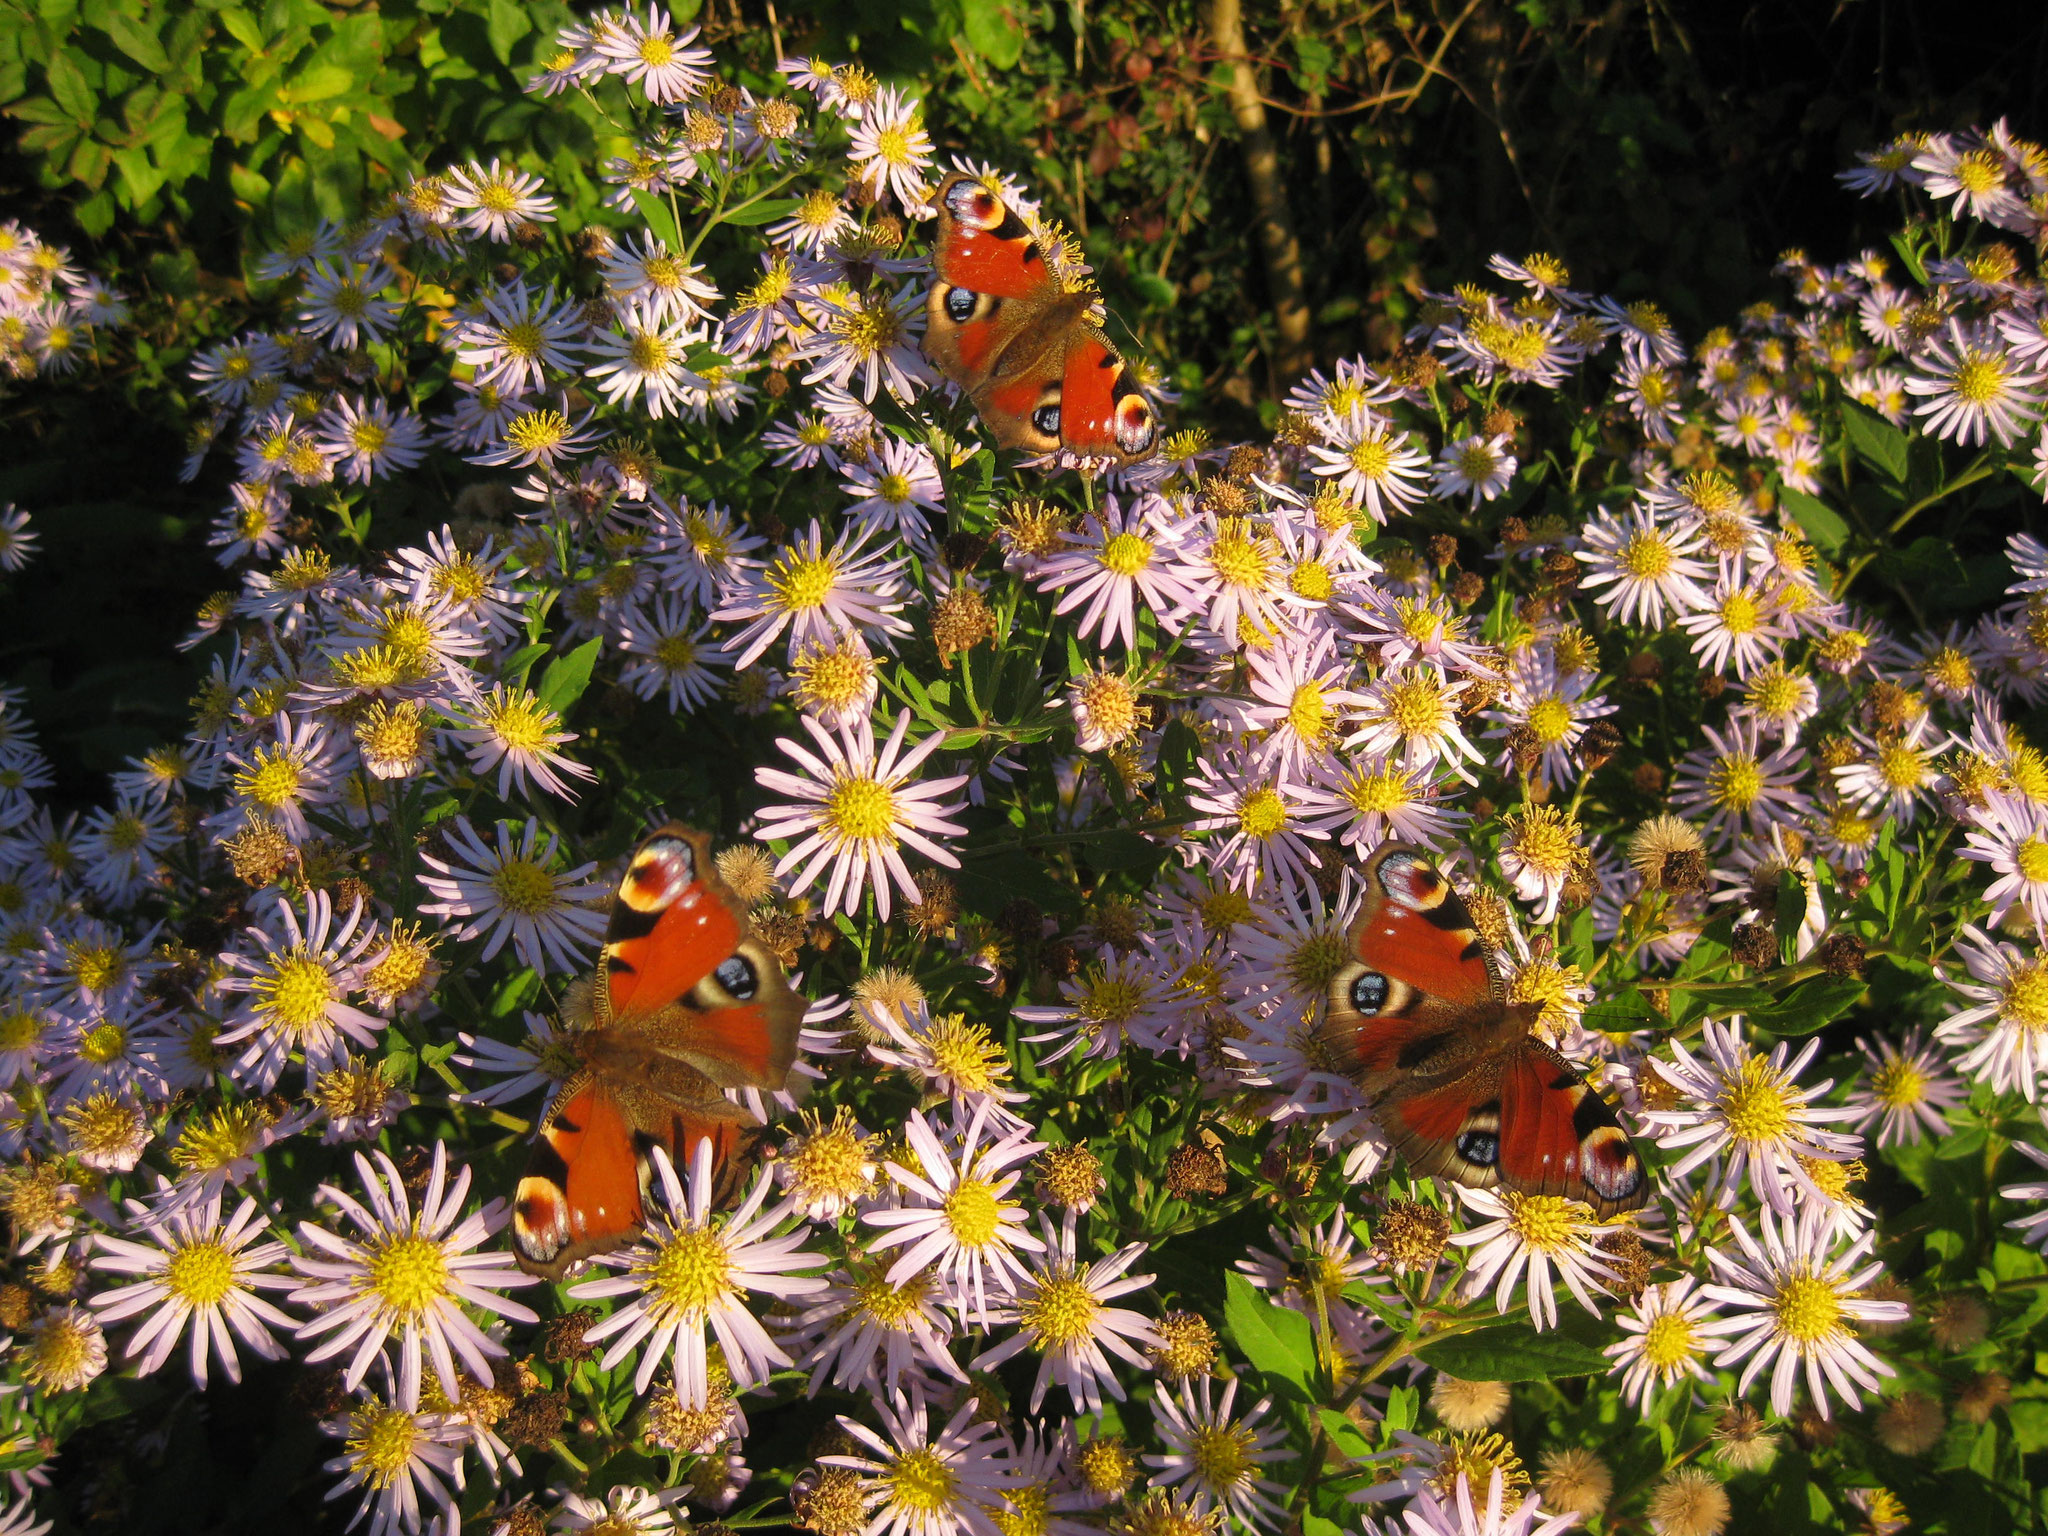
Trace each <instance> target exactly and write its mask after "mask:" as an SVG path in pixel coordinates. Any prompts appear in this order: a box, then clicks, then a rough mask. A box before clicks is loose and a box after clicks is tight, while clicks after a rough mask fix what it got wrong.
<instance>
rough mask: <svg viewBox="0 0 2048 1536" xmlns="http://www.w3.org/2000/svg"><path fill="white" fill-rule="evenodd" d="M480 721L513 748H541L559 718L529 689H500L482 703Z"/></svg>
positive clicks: (540, 749)
mask: <svg viewBox="0 0 2048 1536" xmlns="http://www.w3.org/2000/svg"><path fill="white" fill-rule="evenodd" d="M482 723H483V725H484V726H485V727H486V728H487V729H488V730H489V731H490V732H491V734H492V735H494V736H496V737H497V738H498V740H499V741H501V742H503V743H504V744H505V746H506V747H507V748H509V749H510V750H512V751H514V752H539V751H542V750H544V749H545V748H546V747H547V746H548V745H549V744H550V740H551V738H552V737H553V736H554V735H555V733H556V727H557V726H559V725H560V724H561V723H562V722H561V717H560V716H558V715H557V714H556V713H555V712H554V711H553V710H552V709H549V708H548V707H547V705H545V704H543V703H541V701H540V700H539V699H538V698H537V697H535V696H534V695H533V694H531V693H525V692H520V693H501V694H498V695H496V696H495V697H493V698H491V699H490V700H488V701H487V702H486V704H485V706H484V710H483V716H482Z"/></svg>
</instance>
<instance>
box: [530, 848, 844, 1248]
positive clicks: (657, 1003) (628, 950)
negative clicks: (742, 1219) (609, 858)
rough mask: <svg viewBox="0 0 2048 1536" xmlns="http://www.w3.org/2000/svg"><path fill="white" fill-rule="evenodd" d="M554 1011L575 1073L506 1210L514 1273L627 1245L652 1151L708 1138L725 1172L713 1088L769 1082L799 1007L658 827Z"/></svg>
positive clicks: (735, 909) (738, 1118)
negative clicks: (591, 953)
mask: <svg viewBox="0 0 2048 1536" xmlns="http://www.w3.org/2000/svg"><path fill="white" fill-rule="evenodd" d="M562 1013H563V1022H564V1023H565V1024H567V1025H569V1026H570V1032H569V1035H568V1039H569V1042H570V1045H571V1048H572V1049H573V1050H574V1052H575V1056H576V1071H575V1073H574V1075H573V1076H571V1077H570V1078H569V1080H568V1081H567V1082H565V1083H563V1084H562V1087H561V1091H560V1092H559V1093H558V1094H557V1095H556V1096H555V1101H554V1104H553V1107H552V1108H551V1109H550V1110H549V1111H548V1113H547V1115H546V1117H545V1118H544V1119H543V1120H542V1122H541V1126H540V1130H539V1133H538V1134H537V1135H536V1137H535V1138H534V1143H533V1150H532V1152H531V1154H530V1155H529V1158H528V1161H527V1165H526V1174H525V1176H524V1177H523V1178H521V1179H520V1181H519V1190H518V1194H517V1196H516V1197H515V1198H514V1200H513V1203H512V1243H513V1251H514V1254H515V1256H516V1257H517V1258H518V1260H519V1267H520V1268H521V1269H524V1270H526V1271H527V1272H528V1273H529V1274H536V1275H545V1276H547V1277H548V1278H549V1279H560V1278H561V1276H562V1272H563V1271H564V1270H566V1269H567V1268H568V1266H569V1265H571V1264H572V1263H574V1262H575V1261H576V1260H578V1259H581V1258H586V1257H588V1256H589V1255H591V1254H595V1253H605V1252H607V1251H609V1250H611V1249H614V1248H618V1247H622V1246H623V1245H624V1244H626V1243H627V1242H629V1241H631V1240H632V1237H633V1235H634V1234H635V1233H636V1232H638V1231H639V1230H640V1228H641V1226H642V1224H643V1222H644V1219H645V1210H646V1201H647V1198H648V1194H649V1191H650V1190H651V1189H652V1188H653V1176H654V1170H653V1168H652V1166H651V1164H650V1162H649V1154H650V1153H651V1152H652V1150H653V1149H654V1148H655V1147H657V1146H659V1147H663V1148H666V1149H667V1151H668V1155H669V1157H670V1159H671V1160H672V1161H673V1162H674V1163H675V1164H676V1166H677V1167H678V1168H682V1167H684V1166H686V1165H687V1164H688V1162H689V1159H690V1157H691V1155H692V1153H693V1152H694V1151H695V1149H696V1145H697V1143H698V1142H700V1141H706V1140H708V1141H709V1142H710V1143H711V1146H712V1154H713V1157H714V1160H715V1162H716V1164H717V1166H718V1167H719V1168H720V1169H721V1170H724V1169H728V1168H732V1167H735V1166H737V1159H736V1158H735V1157H734V1154H735V1153H736V1152H737V1151H738V1150H739V1147H740V1143H741V1140H742V1137H743V1136H744V1135H745V1131H746V1124H747V1117H746V1114H745V1112H744V1111H743V1110H741V1109H740V1107H739V1106H738V1105H736V1104H734V1103H732V1102H731V1101H730V1100H729V1099H727V1098H726V1097H725V1095H724V1093H723V1092H722V1090H724V1089H727V1088H765V1089H770V1090H774V1089H778V1088H781V1087H782V1086H783V1084H784V1082H785V1081H786V1079H787V1077H788V1074H789V1069H790V1066H791V1065H792V1064H793V1063H794V1062H795V1060H796V1055H797V1033H798V1031H799V1030H800V1029H801V1027H802V1025H803V1016H804V1003H803V999H802V998H800V997H798V996H797V994H796V993H795V992H794V991H793V990H792V989H791V987H790V985H789V982H788V980H787V978H785V977H784V976H783V974H782V967H781V965H780V964H779V963H778V962H777V960H776V958H775V956H774V954H773V953H772V952H771V951H769V950H768V949H767V948H766V947H765V946H764V945H763V944H762V943H761V941H760V940H759V939H758V938H756V937H755V936H754V934H753V931H752V930H751V928H749V926H748V924H747V917H746V911H745V908H744V907H743V906H742V905H741V903H740V900H739V898H738V896H736V895H735V894H734V893H733V891H732V888H731V887H730V886H728V885H727V884H726V883H725V882H724V881H723V880H722V879H720V878H719V875H718V870H717V867H716V866H715V865H714V864H713V863H712V859H711V839H710V838H709V837H707V836H706V835H705V834H703V833H702V832H693V831H690V830H689V829H688V828H686V827H681V826H677V825H673V824H671V825H669V826H665V827H663V828H661V830H660V831H658V832H656V833H654V834H653V835H652V836H650V837H649V838H647V840H646V841H644V842H643V843H641V844H640V846H639V847H638V848H637V849H636V850H634V853H633V857H632V860H631V862H630V863H628V864H627V866H626V872H625V874H624V876H623V877H622V878H621V879H620V881H619V888H618V891H617V893H616V894H615V895H614V897H613V900H612V910H611V919H610V923H609V925H608V927H607V928H606V930H605V943H604V953H603V956H602V958H601V959H600V961H599V966H598V973H597V975H596V976H594V977H592V978H590V979H589V980H588V981H587V982H585V983H580V984H579V985H578V986H577V987H575V988H572V989H571V991H570V993H569V995H568V997H567V998H565V1000H564V1004H563V1009H562Z"/></svg>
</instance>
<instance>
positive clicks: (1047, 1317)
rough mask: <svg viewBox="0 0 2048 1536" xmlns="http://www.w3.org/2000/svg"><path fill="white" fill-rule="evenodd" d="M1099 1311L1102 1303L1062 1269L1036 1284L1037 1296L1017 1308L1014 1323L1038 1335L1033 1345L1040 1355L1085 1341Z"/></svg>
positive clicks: (1079, 1280) (1072, 1274)
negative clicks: (1043, 1352) (1016, 1322)
mask: <svg viewBox="0 0 2048 1536" xmlns="http://www.w3.org/2000/svg"><path fill="white" fill-rule="evenodd" d="M1101 1310H1102V1303H1101V1302H1100V1301H1098V1300H1097V1299H1096V1297H1095V1293H1094V1292H1092V1291H1090V1290H1089V1289H1088V1287H1087V1286H1086V1285H1085V1284H1084V1283H1083V1282H1082V1280H1081V1278H1080V1276H1079V1275H1077V1274H1074V1273H1072V1272H1071V1271H1067V1270H1064V1269H1063V1270H1060V1271H1058V1272H1056V1273H1054V1274H1051V1275H1048V1276H1046V1278H1045V1279H1044V1280H1042V1281H1041V1282H1040V1283H1039V1286H1038V1290H1037V1292H1036V1293H1035V1294H1034V1295H1032V1296H1030V1297H1029V1298H1027V1299H1026V1300H1025V1301H1024V1303H1023V1304H1022V1305H1021V1306H1020V1307H1018V1309H1017V1320H1018V1322H1019V1323H1020V1324H1021V1325H1022V1326H1023V1327H1024V1328H1026V1329H1027V1330H1030V1331H1032V1332H1035V1333H1036V1334H1037V1335H1038V1338H1037V1340H1036V1344H1037V1347H1038V1349H1039V1350H1040V1351H1041V1352H1042V1351H1045V1350H1051V1349H1064V1348H1066V1347H1067V1346H1068V1345H1071V1344H1078V1343H1081V1342H1083V1341H1084V1340H1086V1339H1087V1338H1088V1336H1089V1334H1090V1332H1091V1331H1092V1330H1093V1329H1094V1326H1095V1315H1096V1314H1097V1313H1098V1312H1100V1311H1101Z"/></svg>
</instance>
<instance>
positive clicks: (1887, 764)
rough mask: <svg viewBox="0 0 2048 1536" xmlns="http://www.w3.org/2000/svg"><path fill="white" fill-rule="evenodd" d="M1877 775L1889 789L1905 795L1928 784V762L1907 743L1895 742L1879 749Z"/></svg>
mask: <svg viewBox="0 0 2048 1536" xmlns="http://www.w3.org/2000/svg"><path fill="white" fill-rule="evenodd" d="M1877 774H1878V777H1879V778H1881V779H1883V780H1884V782H1885V787H1886V788H1887V789H1890V790H1893V791H1895V792H1898V793H1905V792H1906V791H1909V790H1915V789H1918V788H1919V787H1920V786H1921V785H1922V784H1924V783H1926V782H1927V760H1926V759H1925V758H1923V757H1922V756H1921V755H1920V754H1919V753H1918V752H1916V751H1914V750H1913V749H1912V748H1911V747H1909V746H1907V745H1905V743H1903V742H1893V743H1892V744H1891V745H1890V746H1885V747H1880V748H1879V749H1878V753H1877Z"/></svg>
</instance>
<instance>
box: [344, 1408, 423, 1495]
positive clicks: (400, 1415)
mask: <svg viewBox="0 0 2048 1536" xmlns="http://www.w3.org/2000/svg"><path fill="white" fill-rule="evenodd" d="M421 1434H422V1431H421V1429H420V1426H419V1424H418V1423H417V1422H416V1421H415V1420H414V1418H413V1416H412V1415H411V1414H409V1413H407V1412H406V1411H405V1410H404V1409H403V1408H385V1407H381V1406H380V1407H375V1408H363V1409H358V1410H357V1412H356V1413H355V1415H354V1416H353V1417H352V1418H351V1419H350V1420H349V1437H348V1453H349V1457H350V1459H351V1460H353V1461H354V1463H355V1466H356V1470H357V1471H359V1472H361V1473H363V1474H364V1481H365V1482H366V1483H367V1484H368V1485H369V1486H370V1487H371V1488H375V1489H383V1488H389V1487H390V1486H391V1485H392V1484H393V1483H395V1482H397V1481H398V1479H399V1478H400V1477H402V1476H403V1475H404V1473H405V1469H406V1466H407V1464H408V1463H409V1462H410V1461H411V1460H412V1448H413V1446H414V1445H416V1444H418V1442H419V1440H420V1437H421Z"/></svg>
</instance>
